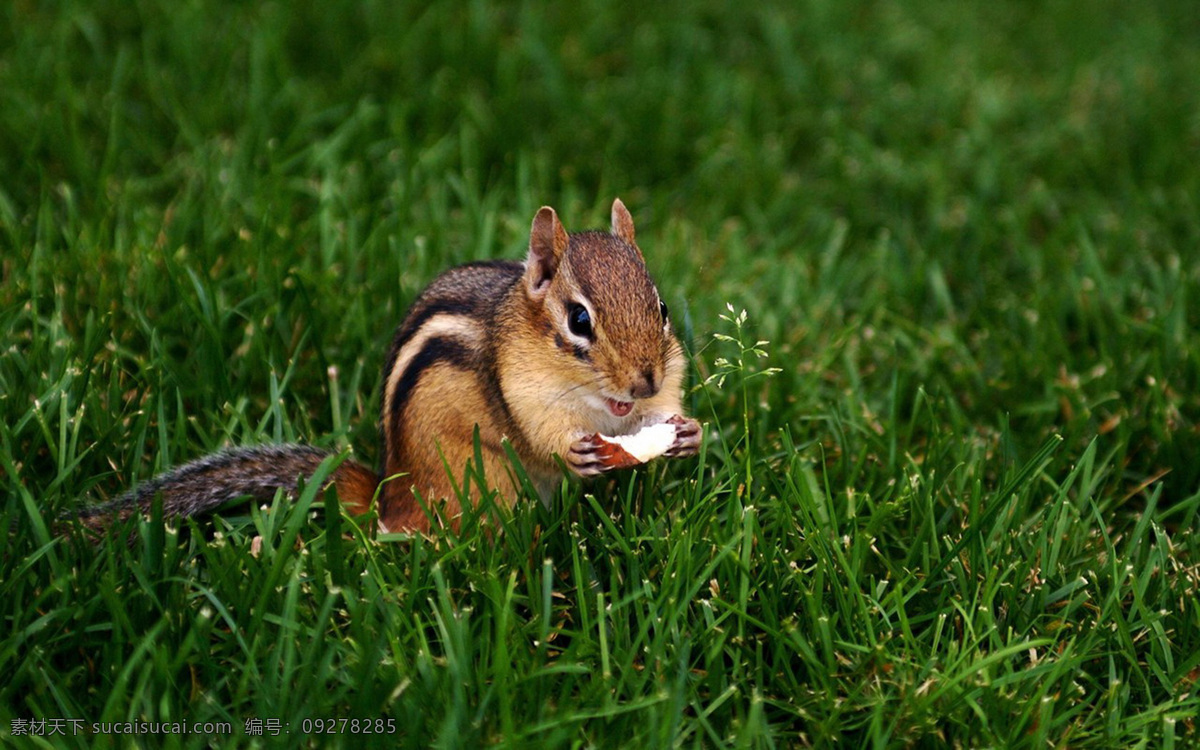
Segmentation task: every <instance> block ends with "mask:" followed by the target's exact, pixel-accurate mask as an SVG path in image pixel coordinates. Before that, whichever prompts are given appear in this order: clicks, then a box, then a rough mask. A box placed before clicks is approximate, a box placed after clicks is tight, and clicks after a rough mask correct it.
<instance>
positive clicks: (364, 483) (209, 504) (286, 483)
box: [78, 445, 379, 530]
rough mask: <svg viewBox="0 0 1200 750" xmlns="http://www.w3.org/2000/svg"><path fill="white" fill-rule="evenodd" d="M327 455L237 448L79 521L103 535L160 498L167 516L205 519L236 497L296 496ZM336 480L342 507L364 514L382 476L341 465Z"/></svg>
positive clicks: (287, 448) (145, 485) (85, 512)
mask: <svg viewBox="0 0 1200 750" xmlns="http://www.w3.org/2000/svg"><path fill="white" fill-rule="evenodd" d="M328 455H329V454H328V453H327V452H325V451H322V450H319V449H317V448H312V447H310V446H306V445H263V446H256V447H253V448H233V449H230V450H226V451H221V452H220V453H214V454H212V455H210V456H205V457H204V458H198V459H196V460H195V461H192V462H190V463H186V464H184V465H183V466H179V467H176V468H174V469H171V470H170V471H167V472H165V473H163V474H159V475H158V476H156V477H154V478H153V479H150V480H148V481H145V482H142V483H141V484H140V485H138V486H137V487H135V488H134V489H132V490H130V491H129V492H126V493H125V494H124V495H121V496H120V497H118V498H117V499H116V500H113V501H112V502H108V503H103V504H99V505H94V506H91V507H86V508H83V509H82V510H80V511H79V513H78V517H79V520H80V522H81V523H83V524H84V525H85V526H87V527H89V528H91V529H93V530H103V529H105V528H107V527H108V525H109V524H111V523H112V522H113V521H114V520H121V519H124V518H128V517H129V516H131V515H133V514H134V513H142V512H147V511H149V510H150V507H151V504H152V503H153V501H154V498H155V497H156V496H158V495H161V496H162V503H163V513H164V515H166V516H198V515H203V514H205V513H208V512H211V511H213V510H215V509H217V508H219V507H221V506H222V505H224V504H225V503H227V502H229V501H231V500H236V499H238V498H245V497H249V498H252V499H254V500H270V499H272V498H274V497H275V493H276V492H277V491H278V490H281V489H282V490H285V491H289V492H290V491H294V490H295V489H296V485H297V482H298V480H299V479H300V478H301V477H303V478H304V479H305V481H307V480H308V479H309V478H310V477H312V475H313V474H314V473H315V472H316V471H317V467H318V466H320V464H321V462H322V461H323V460H325V458H326V457H327V456H328ZM332 481H333V483H334V484H335V485H336V486H337V491H338V497H339V499H340V500H341V502H342V505H344V506H346V507H347V509H349V510H350V511H351V512H353V513H364V512H366V511H367V509H368V508H369V507H370V504H371V500H372V498H373V497H374V495H375V488H376V487H377V486H378V484H379V477H378V476H377V475H376V474H375V472H373V471H371V470H370V469H368V468H367V467H365V466H363V465H362V464H359V463H356V462H354V461H343V462H342V464H341V465H340V466H338V468H337V469H335V470H334V472H333V475H332Z"/></svg>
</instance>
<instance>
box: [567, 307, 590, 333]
mask: <svg viewBox="0 0 1200 750" xmlns="http://www.w3.org/2000/svg"><path fill="white" fill-rule="evenodd" d="M567 328H568V329H570V331H571V333H573V334H575V335H576V336H582V337H583V338H585V339H590V338H591V337H592V316H591V315H588V311H587V308H586V307H584V306H583V305H581V304H579V303H578V302H571V303H569V304H568V305H567Z"/></svg>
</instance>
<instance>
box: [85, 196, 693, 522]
mask: <svg viewBox="0 0 1200 750" xmlns="http://www.w3.org/2000/svg"><path fill="white" fill-rule="evenodd" d="M683 375H684V360H683V349H682V347H681V346H680V344H679V341H678V340H677V339H676V338H675V335H674V333H673V332H672V330H671V321H670V316H669V314H668V309H667V305H666V303H664V302H663V301H662V298H661V297H660V296H659V294H658V290H657V289H656V288H655V286H654V282H653V281H652V280H651V279H650V275H649V274H648V273H647V271H646V265H645V262H644V260H643V258H642V252H641V250H640V249H639V248H638V246H637V243H636V242H635V240H634V228H633V218H632V217H631V216H630V214H629V211H628V209H626V207H625V204H624V203H622V202H621V200H620V199H617V200H614V201H613V204H612V230H611V232H604V231H585V232H577V233H572V234H568V233H567V231H566V230H565V229H564V228H563V225H562V223H561V222H560V221H559V219H558V215H557V214H556V213H555V212H554V209H552V208H550V207H549V206H544V207H542V208H541V209H540V210H539V211H538V212H537V215H536V216H535V217H534V219H533V226H532V229H531V231H530V238H529V254H528V256H527V257H526V259H525V262H524V263H520V262H517V261H506V260H498V261H483V262H477V263H468V264H466V265H463V266H459V267H457V268H453V269H451V270H449V271H446V272H445V273H443V274H442V275H441V276H439V277H437V278H436V279H434V281H433V282H432V283H431V284H430V285H429V286H428V287H427V288H426V289H425V290H424V291H423V292H422V293H421V294H420V295H419V296H418V297H417V299H416V301H415V302H413V304H412V307H411V308H410V309H409V311H408V314H407V315H406V316H405V318H404V320H403V321H402V322H401V323H400V326H399V328H397V329H396V333H395V336H394V338H393V340H392V345H391V348H390V350H389V352H388V355H387V360H386V363H385V365H384V371H383V386H382V394H381V402H382V411H381V415H380V433H381V436H382V440H383V451H382V461H381V463H382V466H381V470H380V472H378V473H376V472H374V471H372V470H370V469H368V468H367V467H366V466H363V465H362V464H360V463H357V462H354V461H349V460H347V461H344V462H343V463H342V464H341V465H340V466H339V467H338V468H337V469H336V470H335V471H334V473H333V475H332V483H333V484H334V485H336V488H337V493H338V497H339V499H340V501H341V502H342V504H343V505H344V506H346V507H347V508H348V509H350V510H351V511H352V512H355V513H365V512H367V511H368V510H369V509H370V507H371V505H372V502H375V504H376V510H377V514H378V520H379V528H380V530H381V531H385V532H386V531H418V532H428V531H430V528H431V524H430V521H431V517H430V514H429V513H427V512H426V510H425V508H423V507H422V502H421V501H423V502H424V504H425V506H426V507H428V508H436V509H438V510H437V513H436V514H435V515H436V516H437V517H439V518H440V519H441V522H448V523H450V524H456V519H457V517H458V516H459V515H460V514H461V512H462V508H461V506H460V501H459V494H458V493H457V492H456V491H455V488H454V483H453V480H452V478H451V476H452V473H453V472H461V471H462V469H463V468H464V467H465V466H466V465H467V463H468V461H473V460H474V457H475V440H474V435H475V431H476V429H478V432H479V445H480V449H481V454H482V463H483V466H482V467H481V468H482V469H483V471H484V475H485V476H486V477H487V478H488V480H489V482H492V483H493V484H494V486H495V487H496V488H497V489H498V490H499V494H500V497H501V498H503V500H504V502H505V503H506V504H507V505H508V506H511V505H512V503H513V502H514V501H515V499H516V498H517V496H518V495H519V494H520V487H519V486H518V484H517V480H516V479H515V478H514V476H513V474H512V472H511V470H510V463H509V458H508V456H507V454H506V451H505V449H504V442H505V441H507V442H508V443H509V444H510V445H511V446H512V448H513V450H514V451H515V453H516V455H517V456H518V457H519V458H520V460H521V463H522V465H523V466H524V469H525V472H526V474H527V476H528V477H529V478H530V479H531V480H532V482H533V484H534V486H535V487H536V488H537V490H538V493H539V494H540V495H541V497H542V500H543V501H548V500H549V497H550V495H551V494H552V492H553V491H554V488H555V487H557V485H558V483H559V482H560V481H561V479H562V469H561V466H562V465H565V466H566V467H567V468H568V469H569V470H570V471H572V472H574V473H575V474H577V475H579V476H582V477H590V476H595V475H598V474H603V473H605V472H607V471H610V470H612V469H614V468H619V467H620V466H622V465H627V463H626V464H622V463H619V462H615V461H614V460H613V459H612V455H611V450H609V448H610V447H611V443H608V444H606V443H605V441H604V440H603V438H602V436H601V433H603V434H605V435H614V436H621V435H630V434H633V433H635V432H637V431H638V430H640V429H642V428H644V427H647V426H650V425H658V424H663V423H667V424H670V425H672V426H673V427H674V436H673V441H672V442H670V445H669V447H667V448H666V451H665V454H664V455H666V456H668V457H678V456H689V455H693V454H695V453H696V452H697V450H698V448H699V446H700V439H701V433H700V425H699V423H698V422H697V421H696V420H694V419H690V418H688V417H686V416H685V415H684V413H683V405H682V401H681V397H682V384H683ZM668 440H670V436H668ZM326 456H327V454H326V453H325V452H323V451H320V450H318V449H316V448H311V447H307V446H300V445H276V446H262V447H253V448H236V449H232V450H228V451H224V452H221V453H217V454H214V455H211V456H207V457H205V458H201V459H198V460H196V461H193V462H191V463H188V464H185V465H183V466H181V467H178V468H176V469H173V470H171V471H168V472H166V473H164V474H162V475H159V476H157V477H155V478H153V479H151V480H149V481H147V482H145V483H143V484H141V485H140V486H138V487H136V488H134V489H133V490H131V491H129V492H127V493H126V494H124V495H122V496H121V497H119V498H117V500H115V501H113V502H112V503H108V504H104V505H98V506H94V507H92V508H88V509H85V510H84V511H83V512H82V513H81V514H80V518H81V520H82V522H83V523H84V524H85V525H87V526H90V527H93V528H102V527H103V526H104V525H106V524H107V523H108V522H109V521H110V520H111V519H112V518H113V517H114V516H116V517H125V516H128V515H130V514H132V513H135V512H145V511H146V510H148V509H149V507H150V504H151V502H152V501H153V499H154V498H155V496H156V495H161V496H162V501H163V510H164V513H165V514H166V515H182V516H194V515H198V514H202V513H205V512H208V511H211V510H214V509H215V508H217V507H219V506H221V505H223V504H224V503H226V502H228V501H230V500H234V499H238V498H241V497H246V496H249V497H251V498H254V499H258V500H266V499H271V498H273V497H274V496H275V493H276V492H277V491H278V490H280V489H284V490H287V491H294V489H295V488H296V486H297V481H298V479H299V478H301V477H303V478H305V479H307V478H309V477H311V476H312V474H313V473H314V472H315V471H316V469H317V466H318V465H319V464H320V463H321V461H322V460H323V459H324V458H325V457H326ZM559 458H561V460H562V464H560V463H559V462H558V459H559ZM477 495H478V490H477V489H472V491H471V495H470V500H471V502H473V503H474V502H477V500H478V497H477ZM418 498H419V499H420V500H418Z"/></svg>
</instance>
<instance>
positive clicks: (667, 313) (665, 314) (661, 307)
mask: <svg viewBox="0 0 1200 750" xmlns="http://www.w3.org/2000/svg"><path fill="white" fill-rule="evenodd" d="M658 311H659V312H660V313H662V319H663V325H666V322H667V321H668V320H670V319H671V310H670V309H669V308H668V307H667V303H666V302H663V301H662V300H659V301H658Z"/></svg>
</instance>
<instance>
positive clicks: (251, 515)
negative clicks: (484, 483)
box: [0, 0, 1200, 748]
mask: <svg viewBox="0 0 1200 750" xmlns="http://www.w3.org/2000/svg"><path fill="white" fill-rule="evenodd" d="M619 6H620V4H614V3H602V2H593V1H592V0H585V1H584V2H582V3H574V4H558V5H553V6H550V7H546V8H540V7H538V6H537V5H534V4H524V3H503V2H499V1H498V0H477V1H474V2H464V3H442V4H432V5H430V4H426V3H412V2H399V1H393V2H384V1H383V0H379V1H374V0H364V1H363V2H359V3H317V2H308V1H305V0H302V1H299V2H290V3H284V2H259V3H244V2H243V3H234V2H220V1H218V0H185V1H184V2H166V0H136V1H135V2H128V1H127V0H100V1H98V2H83V0H63V1H62V2H55V3H38V2H31V1H30V0H16V2H12V3H4V4H0V330H4V331H6V332H7V333H6V338H5V341H4V346H3V348H2V350H0V487H2V490H3V491H2V494H0V523H2V524H3V528H4V529H5V535H4V537H3V539H2V541H0V622H2V627H0V744H5V745H9V744H11V745H14V746H18V747H25V746H28V747H64V746H66V747H93V746H99V747H127V746H147V747H160V746H161V747H205V746H210V745H214V746H230V747H233V746H236V747H246V746H251V745H261V746H264V747H275V746H325V745H331V746H345V747H358V746H360V745H363V744H365V745H366V746H381V747H392V746H396V745H401V746H405V747H420V748H423V747H447V748H457V747H473V746H479V745H502V746H511V747H525V746H534V747H590V746H596V747H626V748H634V747H659V746H685V747H715V746H727V745H728V746H744V747H807V746H817V747H826V746H832V745H839V744H840V745H842V746H846V747H867V746H871V747H893V746H895V747H908V746H920V747H930V746H955V747H996V748H1012V747H1030V748H1040V747H1072V748H1089V747H1093V748H1098V747H1120V748H1126V747H1138V746H1143V747H1154V748H1158V747H1166V748H1170V747H1185V746H1190V745H1194V744H1195V743H1197V738H1198V737H1200V731H1198V729H1197V726H1196V715H1197V713H1198V711H1200V697H1198V696H1197V681H1198V680H1200V518H1198V515H1200V434H1198V433H1200V368H1198V356H1200V346H1198V338H1197V335H1196V333H1195V331H1196V329H1197V326H1198V324H1200V308H1198V307H1197V304H1198V302H1200V87H1198V86H1197V85H1196V71H1198V70H1200V13H1197V11H1196V8H1195V7H1194V4H1193V3H1189V2H1183V1H1179V2H1171V1H1170V0H1150V1H1148V2H1145V3H1137V4H1128V3H1118V2H1113V1H1110V0H1102V1H1101V2H1082V1H1080V0H1064V1H1063V2H1058V3H1050V4H1032V3H986V2H974V1H972V2H946V1H944V0H936V1H934V2H915V1H910V0H893V1H887V0H881V1H880V2H865V3H831V2H823V1H822V0H805V1H804V2H798V3H790V2H765V3H759V4H744V5H733V6H731V5H728V4H725V3H717V2H689V3H674V2H667V3H663V4H661V5H657V4H647V5H646V6H645V7H642V8H640V9H634V8H632V7H630V8H625V9H622V8H621V7H619ZM615 196H620V197H621V198H622V199H623V200H624V202H625V203H626V204H627V205H628V206H629V207H630V209H631V211H632V212H633V216H634V218H635V220H636V222H637V227H638V239H639V242H640V244H641V246H642V248H643V250H644V251H645V253H646V257H647V263H648V265H649V266H650V268H651V271H652V273H653V274H654V275H655V277H656V279H657V281H658V283H659V287H660V289H661V291H662V294H663V297H664V299H665V300H666V301H667V302H668V304H669V305H670V307H671V310H672V314H673V316H674V319H675V323H676V327H677V330H678V332H679V334H680V336H681V338H682V339H684V340H685V343H686V346H687V348H688V351H689V386H688V391H687V397H686V403H687V404H688V408H689V409H690V411H691V412H692V413H693V414H694V415H696V416H697V417H698V418H700V419H701V420H702V421H703V422H704V423H705V425H706V433H705V434H706V438H705V447H704V450H703V452H702V454H701V456H700V457H698V458H696V459H686V460H678V461H672V462H657V463H655V464H652V465H650V466H649V467H647V468H646V469H645V470H643V471H637V472H627V473H625V474H622V475H620V476H618V477H616V478H615V479H614V480H612V481H607V482H592V483H587V484H583V483H579V482H570V483H567V484H565V485H564V486H563V488H562V490H561V492H560V493H559V496H558V497H557V498H555V500H554V502H553V503H552V504H551V506H550V507H548V508H546V507H542V506H541V505H540V504H538V503H536V502H532V501H526V502H522V503H520V504H518V506H517V507H516V509H515V510H514V512H513V513H511V514H500V516H499V519H498V520H494V521H493V523H498V524H501V525H502V526H503V531H502V532H501V533H499V534H488V533H485V532H483V531H481V530H480V525H479V523H478V522H477V521H478V520H479V519H478V518H476V517H469V518H467V520H466V521H465V523H464V525H463V528H462V530H461V531H460V532H459V533H457V534H446V535H444V536H442V537H440V538H437V539H429V538H423V537H412V536H407V535H384V536H379V537H373V536H372V535H371V534H369V533H368V531H367V529H368V527H369V524H367V523H363V522H361V521H360V520H358V519H354V518H352V517H349V516H346V515H343V514H342V513H340V512H339V511H338V509H337V506H336V504H335V502H334V499H333V498H332V497H326V496H323V495H321V494H320V493H318V492H317V491H316V490H317V487H316V485H313V486H311V487H309V488H307V489H306V491H305V492H303V493H302V494H301V496H300V497H299V498H298V500H297V501H295V502H290V501H287V500H285V499H282V498H281V499H279V500H278V501H277V502H276V503H274V504H272V505H268V506H264V507H250V508H247V507H245V506H240V507H239V506H234V507H231V508H228V509H226V510H225V512H223V513H222V514H220V516H219V517H217V518H207V519H198V520H195V521H182V522H180V521H178V520H174V519H167V520H165V521H164V519H163V518H161V516H159V515H157V514H154V515H152V516H151V517H149V518H146V519H140V520H138V521H137V522H136V523H133V524H130V525H129V527H128V528H126V529H124V530H122V531H121V532H118V533H115V534H114V535H113V536H111V537H110V538H108V539H107V540H105V541H102V542H101V543H99V544H92V543H89V542H88V541H87V540H86V539H83V538H80V537H78V536H71V535H68V536H60V535H58V533H57V528H58V526H59V519H60V518H61V517H62V516H63V515H64V514H66V513H68V512H69V511H70V510H71V509H72V508H76V507H78V506H79V505H80V504H81V503H85V502H95V501H100V500H104V499H108V498H111V497H114V496H116V495H117V494H119V493H120V492H122V491H123V489H125V488H127V487H129V486H130V485H131V484H133V483H135V482H136V481H138V480H141V479H145V478H147V477H149V476H151V475H152V474H154V473H156V472H157V471H160V470H162V469H164V468H167V467H169V466H173V465H177V464H179V463H181V462H183V461H186V460H189V459H192V458H196V457H198V456H201V455H204V454H205V453H208V452H211V451H213V450H217V449H220V448H222V447H225V446H230V445H248V444H256V443H269V442H282V441H298V442H305V443H311V444H315V445H318V446H321V447H325V448H330V449H333V450H337V451H341V452H342V453H341V455H344V454H345V453H346V452H347V451H352V452H353V453H354V455H355V456H357V457H358V458H359V459H360V460H363V461H365V462H367V463H370V464H375V463H376V461H377V459H378V450H379V446H378V428H377V421H376V420H377V417H378V394H379V389H380V370H381V367H382V365H383V360H384V356H385V354H386V350H387V345H388V343H389V341H390V337H391V333H392V329H393V328H394V326H395V325H396V324H397V323H398V321H399V320H400V318H401V316H402V315H403V313H404V310H405V309H406V307H407V305H408V304H409V303H410V302H411V301H412V300H413V298H414V297H415V296H416V294H417V293H418V292H419V291H420V290H421V288H422V287H423V286H424V285H425V284H426V283H428V282H429V281H430V280H431V279H432V278H433V277H434V276H436V275H437V274H438V273H439V272H440V271H442V270H444V269H446V268H448V267H450V266H451V265H454V264H457V263H461V262H465V261H468V260H473V259H480V258H519V257H522V255H523V253H524V251H525V247H526V245H527V243H528V228H529V224H530V220H531V219H532V217H533V214H534V212H535V211H536V210H537V208H538V206H540V205H543V204H551V205H553V206H554V207H555V208H557V209H558V212H559V215H560V216H561V217H562V218H563V220H564V222H565V223H566V225H567V226H568V227H569V228H574V229H580V228H586V227H595V226H603V225H605V224H606V222H607V208H608V206H609V205H610V204H611V202H612V199H613V197H615ZM482 513H483V514H491V510H490V509H486V508H485V509H483V510H482ZM256 537H257V538H258V541H255V538H256ZM332 719H338V720H341V719H358V720H359V723H358V724H357V725H355V724H353V723H351V722H344V723H343V722H340V721H339V722H331V721H329V720H332ZM34 720H46V721H45V723H42V724H38V723H31V722H32V721H34ZM71 720H75V723H72V722H71ZM126 722H130V723H133V724H134V726H124V723H126ZM175 722H183V723H184V724H185V726H184V727H183V728H184V729H186V730H187V733H182V734H179V733H168V732H167V731H165V730H164V729H163V727H161V726H159V727H157V729H156V728H154V727H151V726H143V727H140V728H139V727H138V726H136V724H137V723H144V724H146V725H150V724H151V723H154V724H163V723H165V724H173V723H175ZM56 729H58V730H61V731H62V732H64V733H65V734H62V735H58V736H49V733H50V732H51V731H54V730H56ZM93 730H94V731H93ZM368 730H369V731H370V732H371V733H370V734H366V733H365V732H367V731H368ZM117 731H132V732H139V731H140V732H141V733H140V734H133V735H129V734H124V735H117V734H114V732H117ZM378 732H382V733H378Z"/></svg>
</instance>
